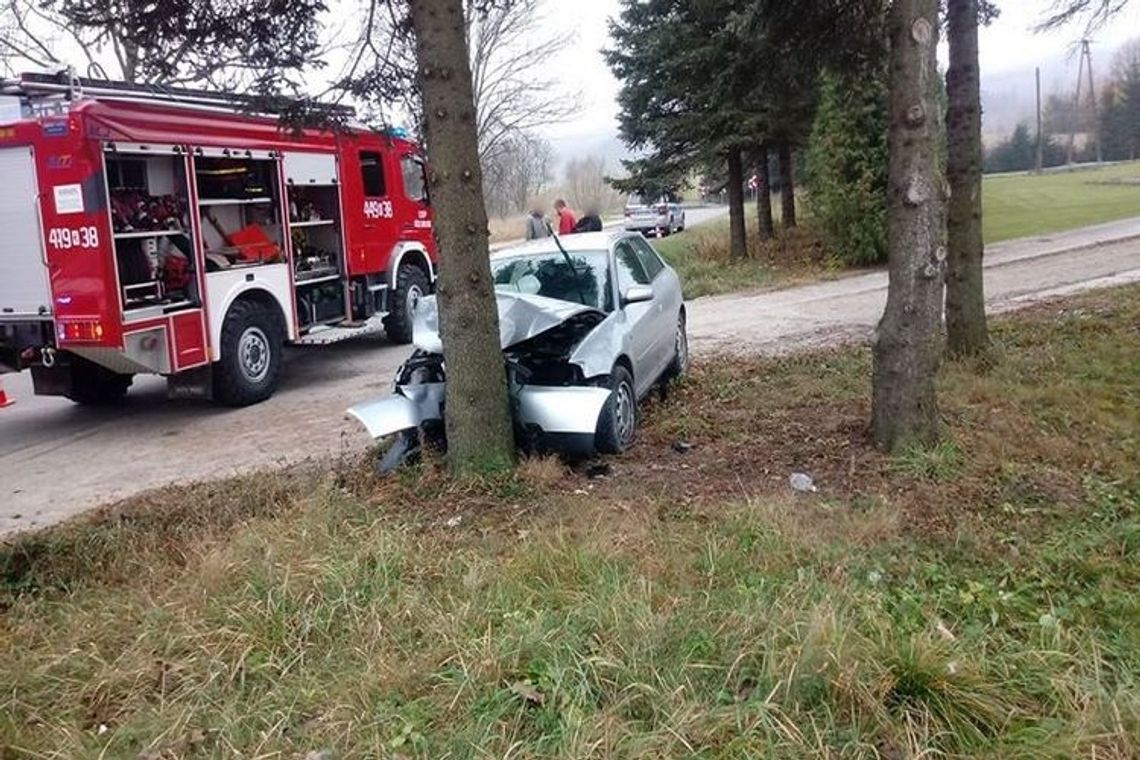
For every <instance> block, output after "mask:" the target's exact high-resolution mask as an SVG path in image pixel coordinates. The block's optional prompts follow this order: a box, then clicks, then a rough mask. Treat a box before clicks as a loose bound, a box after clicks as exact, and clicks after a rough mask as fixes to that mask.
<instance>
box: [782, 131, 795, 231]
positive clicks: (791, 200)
mask: <svg viewBox="0 0 1140 760" xmlns="http://www.w3.org/2000/svg"><path fill="white" fill-rule="evenodd" d="M779 153H780V215H781V217H782V218H781V221H782V222H783V223H784V228H785V229H787V228H790V227H795V226H796V167H795V161H794V158H793V155H792V146H791V143H788V142H786V141H785V142H781V143H780V148H779Z"/></svg>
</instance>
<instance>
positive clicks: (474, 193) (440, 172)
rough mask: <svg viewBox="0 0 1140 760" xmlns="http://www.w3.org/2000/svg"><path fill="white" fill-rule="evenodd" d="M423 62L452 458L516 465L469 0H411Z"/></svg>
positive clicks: (455, 468)
mask: <svg viewBox="0 0 1140 760" xmlns="http://www.w3.org/2000/svg"><path fill="white" fill-rule="evenodd" d="M411 12H412V25H413V27H414V29H415V35H416V60H417V63H418V66H417V68H416V72H417V76H418V79H419V85H420V89H421V92H422V97H423V113H424V128H425V132H426V136H427V145H428V151H429V158H430V159H431V163H432V166H431V190H432V197H433V202H434V204H435V207H436V213H435V219H434V224H435V237H436V241H437V242H438V243H439V247H440V252H441V254H442V257H443V263H442V265H441V266H440V269H439V272H440V277H439V319H440V337H441V338H442V340H443V356H444V361H445V362H446V366H447V396H446V405H447V406H446V414H445V417H446V420H445V423H446V427H447V442H448V454H447V457H448V466H449V468H450V469H451V471H452V472H453V473H455V474H466V473H478V472H486V471H488V470H496V469H503V468H507V467H510V466H511V465H512V464H513V462H514V431H513V427H512V425H511V417H510V407H509V405H508V401H507V379H506V372H505V369H504V363H503V352H502V349H501V348H500V346H499V315H498V310H497V309H496V307H495V294H494V290H493V287H492V284H491V266H490V262H489V259H488V255H487V251H488V246H487V212H486V211H485V209H484V206H483V180H482V173H481V171H480V168H479V147H478V142H477V139H476V135H475V105H474V103H473V101H472V95H471V70H470V68H469V66H468V62H467V43H466V40H465V37H464V33H465V25H464V19H463V0H412V3H411Z"/></svg>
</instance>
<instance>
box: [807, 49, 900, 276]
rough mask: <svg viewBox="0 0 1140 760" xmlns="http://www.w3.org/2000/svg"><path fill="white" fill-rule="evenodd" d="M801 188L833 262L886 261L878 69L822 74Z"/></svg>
mask: <svg viewBox="0 0 1140 760" xmlns="http://www.w3.org/2000/svg"><path fill="white" fill-rule="evenodd" d="M807 184H808V189H809V192H808V195H807V203H808V206H809V207H810V209H811V212H812V215H813V217H814V218H815V219H816V221H817V223H818V225H819V228H820V233H821V235H822V236H823V239H824V242H825V243H826V245H827V248H828V251H829V252H830V253H831V254H832V255H833V256H834V257H835V258H837V259H838V260H839V261H841V262H842V263H844V264H847V265H851V266H861V265H868V264H879V263H882V262H885V261H886V260H887V75H886V69H885V68H880V67H870V68H869V69H868V70H867V71H865V72H862V73H858V74H850V75H842V76H841V75H837V74H833V73H828V74H825V75H824V77H823V81H822V83H821V88H820V100H819V109H818V111H817V112H816V117H815V124H814V125H813V127H812V134H811V140H810V142H809V144H808V151H807Z"/></svg>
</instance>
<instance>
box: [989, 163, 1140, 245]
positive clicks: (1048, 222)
mask: <svg viewBox="0 0 1140 760" xmlns="http://www.w3.org/2000/svg"><path fill="white" fill-rule="evenodd" d="M982 200H983V203H984V212H985V216H984V219H983V225H984V229H985V237H986V242H989V243H996V242H999V241H1001V240H1010V239H1013V238H1019V237H1028V236H1030V235H1041V234H1045V233H1049V232H1060V231H1062V230H1071V229H1075V228H1078V227H1087V226H1089V225H1093V224H1099V223H1101V222H1111V221H1114V220H1117V219H1127V218H1129V217H1135V216H1140V162H1135V163H1127V164H1117V165H1114V166H1106V167H1104V168H1102V169H1082V170H1080V171H1073V172H1052V173H1048V174H1043V175H1041V176H1032V175H1026V174H1020V175H1003V176H996V177H986V179H985V183H984V185H983V194H982Z"/></svg>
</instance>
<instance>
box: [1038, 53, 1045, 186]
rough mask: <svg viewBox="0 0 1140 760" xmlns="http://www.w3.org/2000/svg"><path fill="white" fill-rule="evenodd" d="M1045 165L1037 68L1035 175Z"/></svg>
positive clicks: (1039, 70) (1039, 71)
mask: <svg viewBox="0 0 1140 760" xmlns="http://www.w3.org/2000/svg"><path fill="white" fill-rule="evenodd" d="M1044 165H1045V136H1044V134H1042V132H1041V67H1040V66H1038V67H1037V173H1038V174H1040V173H1041V170H1042V169H1043V168H1044Z"/></svg>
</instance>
